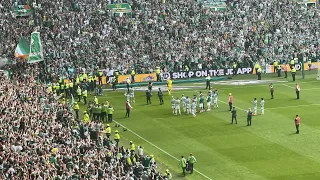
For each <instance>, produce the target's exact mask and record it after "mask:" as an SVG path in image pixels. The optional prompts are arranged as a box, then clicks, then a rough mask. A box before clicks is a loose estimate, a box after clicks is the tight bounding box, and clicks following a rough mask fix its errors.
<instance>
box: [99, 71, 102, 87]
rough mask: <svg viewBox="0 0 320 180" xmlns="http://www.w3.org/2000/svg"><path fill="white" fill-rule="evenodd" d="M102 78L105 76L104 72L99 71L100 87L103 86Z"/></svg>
mask: <svg viewBox="0 0 320 180" xmlns="http://www.w3.org/2000/svg"><path fill="white" fill-rule="evenodd" d="M102 76H103V73H102V70H99V72H98V83H99V86H101V85H102Z"/></svg>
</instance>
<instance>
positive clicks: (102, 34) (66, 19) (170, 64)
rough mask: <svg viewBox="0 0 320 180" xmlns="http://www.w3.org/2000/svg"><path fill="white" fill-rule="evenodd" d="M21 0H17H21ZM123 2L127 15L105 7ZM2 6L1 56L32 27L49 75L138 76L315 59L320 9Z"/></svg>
mask: <svg viewBox="0 0 320 180" xmlns="http://www.w3.org/2000/svg"><path fill="white" fill-rule="evenodd" d="M19 2H23V0H20V1H19ZM119 2H124V3H129V4H131V8H132V13H131V14H130V15H128V14H123V15H122V16H114V14H113V13H110V12H109V11H101V10H105V9H106V7H107V4H108V3H119ZM12 4H13V2H12V1H5V2H4V3H1V6H0V9H1V14H0V16H1V24H2V26H1V30H2V32H3V33H1V40H2V41H1V48H0V49H2V52H1V53H2V55H5V56H9V57H12V54H13V53H12V52H14V48H15V47H16V44H17V43H18V41H19V39H20V38H21V36H26V37H27V36H29V35H30V33H31V32H32V31H33V30H35V29H36V27H37V28H38V31H40V32H41V39H42V42H43V45H44V51H45V56H46V58H47V60H48V65H49V66H50V67H51V69H52V73H57V74H62V73H64V72H65V69H66V67H72V68H74V69H81V68H85V69H86V70H87V71H91V70H93V69H95V68H97V67H99V68H101V69H118V70H120V72H122V73H126V72H128V70H129V69H131V68H135V69H136V71H137V73H146V72H150V71H154V70H155V68H156V67H157V66H160V67H161V68H162V69H164V70H167V71H172V70H179V69H183V66H184V65H188V66H189V67H190V68H191V69H195V68H196V69H206V68H216V67H224V66H230V65H231V64H230V62H233V61H237V62H238V63H244V64H251V65H252V64H253V62H256V61H260V62H261V63H265V62H267V63H269V62H273V60H275V59H277V60H280V61H288V60H290V59H291V58H292V57H293V56H297V54H298V53H301V52H303V53H308V54H307V56H308V57H313V58H316V57H319V52H320V49H319V47H320V46H319V43H320V42H319V39H320V38H319V37H320V34H319V29H320V25H319V23H318V22H319V11H318V9H317V8H306V7H304V6H299V5H297V3H296V2H295V1H293V0H284V1H277V0H271V1H263V0H247V1H229V3H228V7H227V10H225V11H210V10H209V9H205V8H203V6H201V0H198V1H195V0H186V1H172V0H162V1H159V0H148V1H146V0H140V1H136V0H133V1H120V0H116V1H100V0H87V1H75V0H74V1H56V0H53V1H48V0H37V1H36V3H34V4H36V5H37V4H41V6H40V7H39V6H36V7H37V8H35V13H34V16H30V17H29V18H22V19H21V18H20V19H19V18H14V17H12V13H10V9H12V8H11V7H12Z"/></svg>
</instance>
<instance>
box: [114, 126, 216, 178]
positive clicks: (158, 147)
mask: <svg viewBox="0 0 320 180" xmlns="http://www.w3.org/2000/svg"><path fill="white" fill-rule="evenodd" d="M113 121H114V122H115V123H118V124H119V125H120V126H122V127H124V128H126V129H127V131H129V132H131V133H132V134H134V135H135V136H137V137H138V138H140V139H142V140H144V141H145V142H147V143H148V144H150V145H151V146H153V147H155V148H156V149H158V150H160V151H161V152H163V153H165V154H166V155H168V156H170V157H172V158H173V159H175V160H177V161H179V159H178V158H176V157H174V156H173V155H172V154H170V153H168V152H167V151H165V150H163V149H161V148H160V147H158V146H157V145H155V144H153V143H152V142H150V141H148V140H146V139H145V138H143V137H142V136H140V135H139V134H137V133H135V132H133V131H131V130H130V129H129V128H127V127H125V126H123V125H122V124H120V123H119V122H117V121H115V120H113ZM193 170H194V171H195V172H197V173H198V174H200V175H201V176H203V177H204V178H206V179H208V180H212V179H211V178H209V177H208V176H206V175H205V174H203V173H201V172H200V171H198V170H196V169H193Z"/></svg>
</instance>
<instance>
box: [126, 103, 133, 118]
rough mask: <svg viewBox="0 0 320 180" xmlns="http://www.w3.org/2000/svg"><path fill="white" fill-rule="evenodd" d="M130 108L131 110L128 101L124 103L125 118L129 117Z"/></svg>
mask: <svg viewBox="0 0 320 180" xmlns="http://www.w3.org/2000/svg"><path fill="white" fill-rule="evenodd" d="M132 108H133V107H132V106H131V104H130V101H129V100H127V101H126V116H125V117H130V110H131V109H132Z"/></svg>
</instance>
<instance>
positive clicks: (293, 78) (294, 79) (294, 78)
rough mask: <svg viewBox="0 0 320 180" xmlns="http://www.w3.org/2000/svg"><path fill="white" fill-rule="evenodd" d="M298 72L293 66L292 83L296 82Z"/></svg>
mask: <svg viewBox="0 0 320 180" xmlns="http://www.w3.org/2000/svg"><path fill="white" fill-rule="evenodd" d="M296 72H297V69H296V68H295V67H294V66H292V68H291V75H292V81H293V82H294V81H296Z"/></svg>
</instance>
